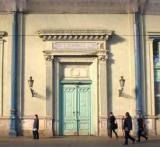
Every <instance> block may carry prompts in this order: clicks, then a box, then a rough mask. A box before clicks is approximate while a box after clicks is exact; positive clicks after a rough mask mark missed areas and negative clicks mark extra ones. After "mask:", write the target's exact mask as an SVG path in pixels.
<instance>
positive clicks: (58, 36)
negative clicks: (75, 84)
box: [38, 30, 113, 59]
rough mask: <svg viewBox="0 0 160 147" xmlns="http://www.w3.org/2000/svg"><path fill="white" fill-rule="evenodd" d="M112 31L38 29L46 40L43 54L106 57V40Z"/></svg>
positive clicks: (40, 35) (41, 36)
mask: <svg viewBox="0 0 160 147" xmlns="http://www.w3.org/2000/svg"><path fill="white" fill-rule="evenodd" d="M112 32H113V31H108V30H52V31H47V30H46V31H39V32H38V34H39V37H40V38H42V40H43V41H44V42H46V49H44V51H43V52H44V55H45V56H48V55H49V56H69V55H74V56H88V55H90V56H91V55H92V56H94V55H96V56H100V58H102V59H104V58H106V54H107V41H108V39H109V38H110V37H111V36H112Z"/></svg>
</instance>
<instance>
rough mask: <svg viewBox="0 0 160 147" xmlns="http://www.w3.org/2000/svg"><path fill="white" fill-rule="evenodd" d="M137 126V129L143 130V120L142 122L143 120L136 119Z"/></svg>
mask: <svg viewBox="0 0 160 147" xmlns="http://www.w3.org/2000/svg"><path fill="white" fill-rule="evenodd" d="M137 124H138V129H140V130H144V120H143V118H138V119H137Z"/></svg>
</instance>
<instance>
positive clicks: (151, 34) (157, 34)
mask: <svg viewBox="0 0 160 147" xmlns="http://www.w3.org/2000/svg"><path fill="white" fill-rule="evenodd" d="M147 35H148V37H149V39H151V40H152V39H160V32H148V33H147Z"/></svg>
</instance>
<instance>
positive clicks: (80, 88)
mask: <svg viewBox="0 0 160 147" xmlns="http://www.w3.org/2000/svg"><path fill="white" fill-rule="evenodd" d="M61 87H62V89H61V106H60V121H61V125H60V130H61V135H90V128H91V111H90V110H91V89H90V84H62V85H61Z"/></svg>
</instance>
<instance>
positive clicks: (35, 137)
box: [33, 130, 39, 139]
mask: <svg viewBox="0 0 160 147" xmlns="http://www.w3.org/2000/svg"><path fill="white" fill-rule="evenodd" d="M33 138H34V139H39V132H38V130H37V131H33Z"/></svg>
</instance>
